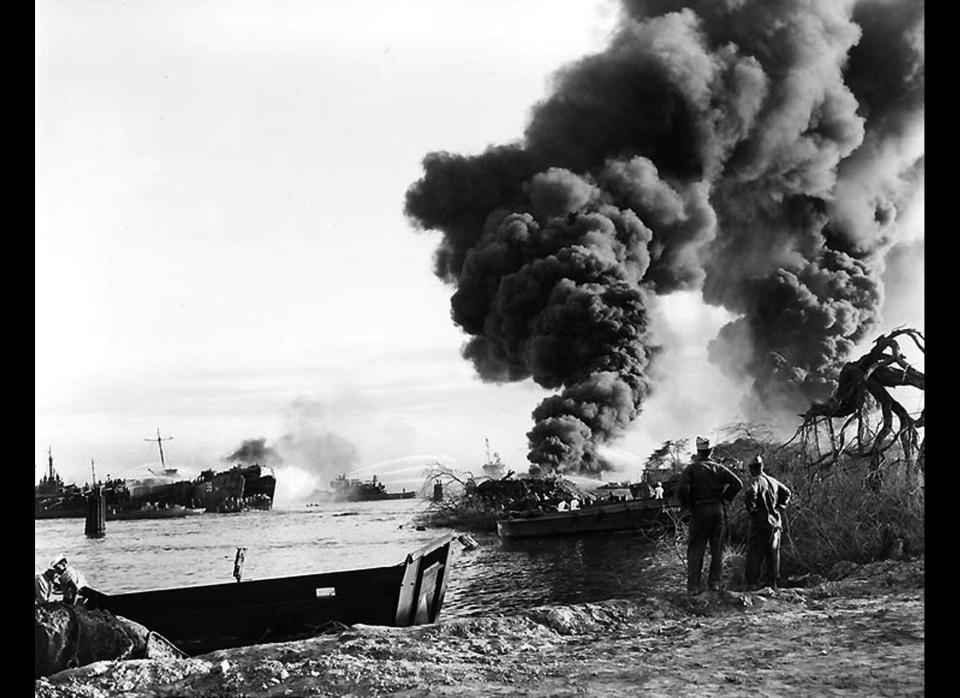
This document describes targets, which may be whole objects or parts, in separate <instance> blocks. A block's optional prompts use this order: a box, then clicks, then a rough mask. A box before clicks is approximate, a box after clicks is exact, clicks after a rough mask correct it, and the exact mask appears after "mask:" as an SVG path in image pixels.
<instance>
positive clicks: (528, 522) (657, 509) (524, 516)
mask: <svg viewBox="0 0 960 698" xmlns="http://www.w3.org/2000/svg"><path fill="white" fill-rule="evenodd" d="M679 514H680V503H679V502H678V501H676V500H675V499H673V498H670V499H654V498H649V499H629V500H625V501H614V502H601V503H597V504H591V505H588V506H584V507H583V508H580V509H574V510H572V511H526V512H522V513H512V514H508V515H507V516H504V517H501V518H499V519H497V533H498V534H499V535H500V537H501V538H536V537H541V536H560V535H572V534H580V533H595V532H600V531H607V532H609V531H630V530H637V529H645V528H651V527H654V526H657V525H669V524H670V523H671V522H672V521H673V520H674V519H675V518H676V517H677V516H679Z"/></svg>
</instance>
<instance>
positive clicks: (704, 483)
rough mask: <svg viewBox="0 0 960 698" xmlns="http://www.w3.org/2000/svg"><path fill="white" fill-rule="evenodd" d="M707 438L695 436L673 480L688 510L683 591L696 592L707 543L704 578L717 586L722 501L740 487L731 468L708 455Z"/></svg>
mask: <svg viewBox="0 0 960 698" xmlns="http://www.w3.org/2000/svg"><path fill="white" fill-rule="evenodd" d="M712 451H713V447H712V446H711V445H710V440H709V439H704V438H701V437H699V436H698V437H697V455H696V457H695V458H694V461H693V462H692V463H691V464H690V465H688V466H687V467H686V468H684V469H683V472H682V473H681V474H680V479H679V481H678V483H677V499H679V500H680V504H681V505H682V506H683V507H684V508H686V509H689V511H690V537H689V541H688V543H687V594H699V593H700V575H701V572H702V571H703V556H704V553H705V552H706V548H707V543H708V542H709V543H710V572H709V575H708V582H709V584H710V589H711V590H713V591H716V590H719V588H720V576H721V572H722V568H723V530H724V526H725V525H726V521H725V519H726V503H727V502H730V501H732V500H733V498H734V497H736V496H737V493H738V492H739V491H740V489H741V488H742V487H743V482H741V481H740V478H738V477H737V476H736V475H735V474H734V473H733V471H732V470H730V469H729V468H727V467H726V466H725V465H722V464H721V463H718V462H717V461H715V460H712V459H711V458H710V454H711V453H712Z"/></svg>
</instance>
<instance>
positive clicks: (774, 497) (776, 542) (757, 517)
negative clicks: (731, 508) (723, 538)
mask: <svg viewBox="0 0 960 698" xmlns="http://www.w3.org/2000/svg"><path fill="white" fill-rule="evenodd" d="M743 498H744V504H745V505H746V508H747V513H748V514H749V515H750V530H749V533H748V534H747V563H746V569H745V580H744V581H745V583H746V586H747V589H755V588H757V587H758V586H759V581H760V567H761V565H762V564H763V563H766V570H765V572H766V574H765V575H764V580H765V582H766V586H769V587H771V588H773V589H776V588H777V578H778V577H779V576H780V530H781V528H783V524H782V523H781V520H780V512H781V511H783V510H784V508H785V507H786V506H787V504H788V503H789V502H790V490H789V489H788V488H787V486H786V485H784V484H783V483H782V482H780V481H779V480H777V479H776V478H774V477H771V476H770V475H767V473H765V472H763V457H761V456H759V455H757V456H754V458H753V460H751V461H750V483H749V485H748V486H747V488H746V491H745V492H744V495H743Z"/></svg>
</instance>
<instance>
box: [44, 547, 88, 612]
mask: <svg viewBox="0 0 960 698" xmlns="http://www.w3.org/2000/svg"><path fill="white" fill-rule="evenodd" d="M50 569H51V570H53V572H54V574H55V575H56V576H55V577H54V587H53V592H54V593H55V594H62V595H63V601H64V603H69V604H77V603H82V594H81V592H80V590H81V589H83V588H84V587H85V586H87V580H86V579H85V578H84V576H83V575H82V574H81V573H80V572H79V570H77V569H76V568H75V567H73V566H71V565H70V563H69V562H68V561H67V556H66V555H58V556H57V557H55V558H54V559H53V561H52V562H51V563H50Z"/></svg>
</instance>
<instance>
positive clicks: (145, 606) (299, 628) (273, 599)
mask: <svg viewBox="0 0 960 698" xmlns="http://www.w3.org/2000/svg"><path fill="white" fill-rule="evenodd" d="M453 540H454V534H452V533H449V534H446V535H444V536H441V537H440V538H437V539H435V540H433V541H431V542H430V543H428V544H427V545H425V546H423V547H422V548H420V549H419V550H416V551H415V552H412V553H410V554H408V555H407V556H406V559H405V560H404V561H403V562H401V563H400V564H397V565H392V566H389V567H371V568H363V569H355V570H346V571H342V572H323V573H319V574H306V575H299V576H293V577H277V578H272V579H261V580H250V581H243V582H234V583H228V584H212V585H207V586H195V587H181V588H175V589H157V590H152V591H139V592H132V593H125V594H104V593H101V592H99V591H96V590H95V589H91V588H89V587H87V588H86V589H85V590H84V595H85V596H86V598H87V602H86V607H87V608H90V609H100V610H105V611H109V612H111V613H113V614H114V615H116V616H122V617H124V618H127V619H129V620H132V621H135V622H137V623H140V624H141V625H143V626H145V627H146V628H148V629H149V630H151V631H153V632H156V633H159V634H160V635H161V636H163V637H164V638H165V639H166V640H169V641H170V642H171V643H173V644H174V645H176V647H177V648H179V649H180V650H182V651H183V652H184V653H186V654H189V655H194V656H195V655H198V654H203V653H206V652H212V651H213V650H218V649H226V648H230V647H243V646H246V645H254V644H264V643H271V642H286V641H290V640H301V639H305V638H308V637H312V636H314V635H316V634H318V633H321V632H323V630H324V629H325V628H327V627H330V626H331V625H333V624H335V623H342V624H343V625H353V624H355V623H363V624H366V625H388V626H410V625H421V624H424V623H433V622H435V621H436V620H437V618H438V616H439V615H440V609H441V607H442V606H443V598H444V595H445V593H446V588H447V580H448V578H449V576H450V569H451V565H452V562H453V555H452V554H451V543H452V541H453Z"/></svg>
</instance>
